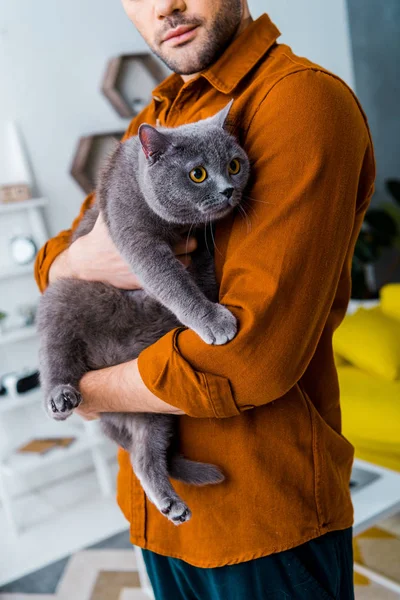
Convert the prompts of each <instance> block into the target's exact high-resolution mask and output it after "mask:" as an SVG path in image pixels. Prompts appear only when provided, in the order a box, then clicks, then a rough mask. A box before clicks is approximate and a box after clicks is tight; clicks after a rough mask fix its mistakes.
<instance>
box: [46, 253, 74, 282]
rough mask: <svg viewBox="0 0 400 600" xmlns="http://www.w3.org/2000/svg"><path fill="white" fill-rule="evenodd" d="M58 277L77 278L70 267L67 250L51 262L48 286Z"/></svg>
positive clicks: (69, 257)
mask: <svg viewBox="0 0 400 600" xmlns="http://www.w3.org/2000/svg"><path fill="white" fill-rule="evenodd" d="M60 277H78V273H77V272H76V270H75V269H74V268H73V267H72V263H71V256H70V253H69V248H67V249H66V250H64V251H63V252H61V253H60V254H59V255H58V256H57V257H56V258H55V259H54V260H53V262H52V264H51V267H50V269H49V284H51V283H54V281H56V280H57V279H59V278H60Z"/></svg>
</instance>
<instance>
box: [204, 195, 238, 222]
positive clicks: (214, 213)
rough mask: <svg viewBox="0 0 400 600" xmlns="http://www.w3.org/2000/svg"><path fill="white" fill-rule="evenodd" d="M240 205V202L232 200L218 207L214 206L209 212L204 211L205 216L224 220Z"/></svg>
mask: <svg viewBox="0 0 400 600" xmlns="http://www.w3.org/2000/svg"><path fill="white" fill-rule="evenodd" d="M238 204H239V200H235V199H234V198H230V199H229V200H226V202H221V204H219V205H218V206H213V207H211V208H210V209H208V210H205V211H204V214H206V215H207V216H210V217H214V218H222V217H225V216H226V215H228V214H229V213H230V212H232V210H233V209H234V208H235V206H237V205H238Z"/></svg>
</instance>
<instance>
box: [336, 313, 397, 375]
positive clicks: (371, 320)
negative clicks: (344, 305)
mask: <svg viewBox="0 0 400 600" xmlns="http://www.w3.org/2000/svg"><path fill="white" fill-rule="evenodd" d="M333 349H334V351H335V352H336V353H337V354H340V356H342V357H344V358H345V359H346V360H347V361H349V362H350V363H352V364H353V365H354V366H357V367H359V368H360V369H363V370H365V371H367V372H368V373H370V374H373V375H378V376H380V377H384V378H385V379H388V380H390V381H394V380H397V379H399V378H400V321H399V320H397V319H393V318H392V317H389V316H387V315H385V314H384V313H383V312H382V310H381V307H380V306H377V307H376V308H371V309H368V310H367V309H365V308H362V307H361V308H359V309H358V310H357V311H356V312H355V313H354V314H352V315H346V317H345V318H344V320H343V322H342V323H341V325H340V326H339V327H338V329H337V330H336V331H335V333H334V335H333Z"/></svg>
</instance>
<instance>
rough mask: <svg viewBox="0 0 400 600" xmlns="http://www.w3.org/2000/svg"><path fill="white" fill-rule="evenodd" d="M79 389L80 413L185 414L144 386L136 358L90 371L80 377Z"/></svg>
mask: <svg viewBox="0 0 400 600" xmlns="http://www.w3.org/2000/svg"><path fill="white" fill-rule="evenodd" d="M79 389H80V392H81V394H82V398H83V402H82V404H81V405H80V406H79V408H78V409H76V412H78V414H81V415H82V416H85V413H86V414H89V415H90V414H96V413H101V412H155V413H166V414H173V415H183V414H185V413H184V412H182V411H181V410H179V409H177V408H175V407H174V406H170V405H169V404H166V403H165V402H163V400H160V399H159V398H158V397H157V396H155V395H154V394H153V393H152V392H150V390H148V389H147V387H146V386H145V385H144V383H143V381H142V378H141V376H140V373H139V369H138V367H137V360H132V361H129V362H126V363H123V364H121V365H116V366H114V367H107V368H105V369H100V370H98V371H90V372H89V373H86V374H85V375H84V376H83V377H82V379H81V381H80V384H79Z"/></svg>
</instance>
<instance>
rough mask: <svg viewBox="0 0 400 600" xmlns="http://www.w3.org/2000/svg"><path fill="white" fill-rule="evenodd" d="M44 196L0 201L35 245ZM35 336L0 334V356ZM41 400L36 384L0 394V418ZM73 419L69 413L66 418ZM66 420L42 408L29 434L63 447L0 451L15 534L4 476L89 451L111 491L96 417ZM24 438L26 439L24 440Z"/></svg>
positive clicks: (0, 493) (27, 271)
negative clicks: (61, 441) (22, 221)
mask: <svg viewBox="0 0 400 600" xmlns="http://www.w3.org/2000/svg"><path fill="white" fill-rule="evenodd" d="M46 204H47V200H46V199H44V198H38V199H32V200H27V201H25V202H18V203H13V204H0V218H1V215H2V214H5V213H11V212H18V211H25V212H26V213H27V216H28V220H29V225H30V229H31V232H32V236H33V238H34V239H35V242H36V244H37V245H38V247H41V246H42V245H43V244H44V243H45V242H46V240H47V239H48V234H47V231H46V227H45V223H44V219H43V215H42V212H41V209H42V208H43V207H44V206H46ZM32 274H33V265H28V266H26V267H19V268H18V267H17V266H16V267H15V268H13V269H11V268H10V269H7V270H4V271H0V280H4V279H10V278H14V277H19V276H21V275H32ZM34 336H36V327H35V326H34V325H33V326H31V327H24V328H21V329H15V330H12V331H8V332H5V333H3V334H0V358H1V352H4V351H5V348H6V347H7V348H8V347H9V346H10V345H11V344H17V343H19V342H21V341H23V340H26V339H29V338H33V337H34ZM42 401H43V397H42V393H41V390H40V388H36V389H35V390H32V391H30V392H26V393H24V394H16V395H12V396H8V397H4V396H2V397H0V419H1V418H2V417H4V415H5V414H6V413H7V412H9V411H13V410H15V409H17V408H21V407H28V406H30V405H33V404H35V403H39V402H42ZM70 420H71V421H72V420H73V417H71V419H70ZM70 420H68V421H67V422H66V423H56V422H55V421H51V419H50V418H49V417H48V416H47V415H46V414H45V412H44V410H43V427H42V428H41V430H40V431H39V432H37V431H35V434H34V435H32V438H43V437H46V438H49V437H53V438H54V437H71V436H73V437H75V438H76V439H75V440H74V442H73V443H72V444H71V445H70V446H69V447H67V448H56V449H53V450H51V451H50V452H49V453H48V454H44V455H37V454H34V455H28V454H21V453H17V452H16V449H17V448H18V447H19V446H20V445H21V443H18V444H17V445H16V446H12V447H9V448H6V449H5V450H4V451H2V453H1V455H0V500H1V501H2V504H3V508H4V512H5V515H6V517H7V522H8V524H9V526H10V529H11V532H12V533H13V534H14V535H15V536H17V535H18V534H19V527H18V523H17V522H16V518H15V516H14V512H13V503H12V498H11V495H10V493H9V486H8V485H7V478H8V477H14V476H22V477H23V476H24V474H26V473H27V472H32V471H33V470H35V469H41V468H46V469H51V468H52V467H53V466H55V465H57V464H60V463H62V462H64V461H68V460H70V459H72V458H74V457H76V456H78V455H80V454H87V453H88V452H90V454H91V458H92V460H93V463H94V467H95V470H96V475H97V480H98V483H99V485H100V489H101V491H102V493H103V495H104V496H109V495H111V494H112V493H113V486H112V483H111V476H110V471H109V467H108V464H107V461H106V458H105V456H104V455H103V452H102V449H101V446H102V445H103V444H105V443H106V442H107V441H108V440H107V438H106V437H105V436H104V435H103V434H102V433H101V431H100V429H99V426H98V423H97V422H96V421H84V420H82V422H81V423H80V424H79V426H71V424H70V423H69V421H70ZM26 441H28V440H26Z"/></svg>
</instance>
